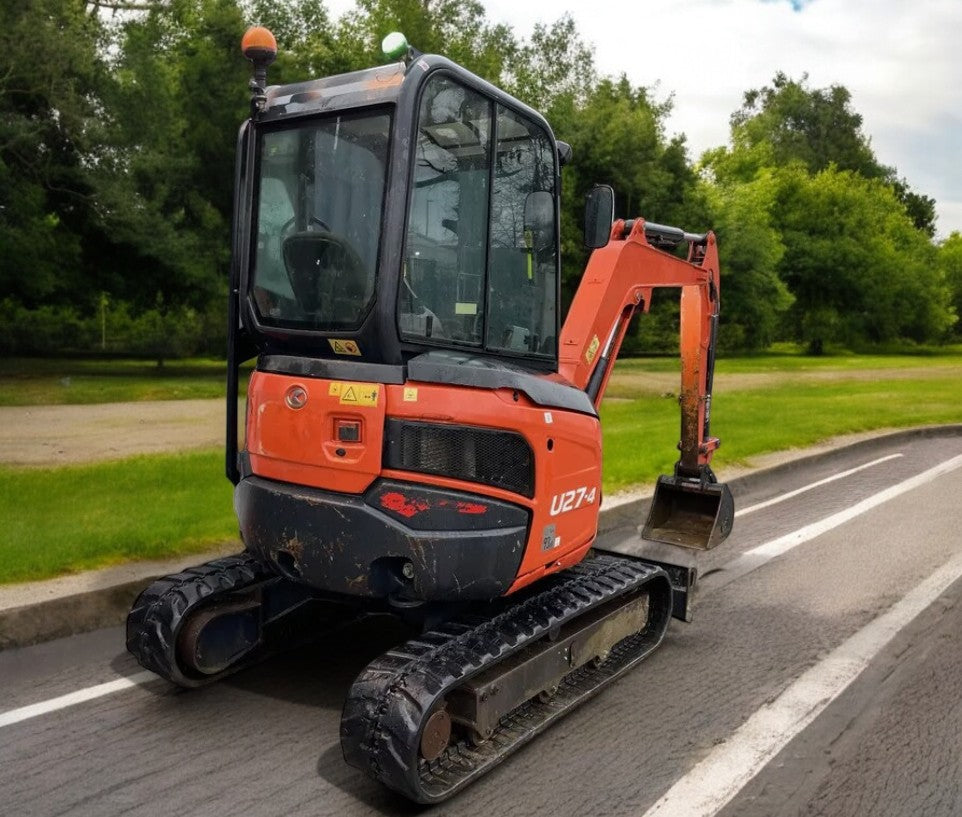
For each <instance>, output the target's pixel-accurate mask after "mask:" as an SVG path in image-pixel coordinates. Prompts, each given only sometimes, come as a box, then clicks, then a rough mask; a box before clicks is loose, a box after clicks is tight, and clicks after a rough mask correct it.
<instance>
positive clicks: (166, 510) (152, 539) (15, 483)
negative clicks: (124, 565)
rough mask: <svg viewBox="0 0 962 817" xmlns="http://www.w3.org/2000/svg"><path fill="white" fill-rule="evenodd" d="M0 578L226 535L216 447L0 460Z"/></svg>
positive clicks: (231, 531) (141, 555) (223, 482)
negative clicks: (57, 460)
mask: <svg viewBox="0 0 962 817" xmlns="http://www.w3.org/2000/svg"><path fill="white" fill-rule="evenodd" d="M0 519H2V520H3V525H2V526H0V582H18V581H27V580H30V579H39V578H46V577H48V576H55V575H57V574H59V573H65V572H72V571H75V570H83V569H85V568H92V567H103V566H106V565H110V564H116V563H118V562H124V561H130V560H132V559H153V558H164V557H169V556H179V555H182V554H187V553H196V552H199V551H203V550H205V549H209V548H210V547H211V546H212V545H215V544H217V543H220V542H225V541H227V540H229V539H232V538H236V536H237V524H236V522H235V520H234V513H233V509H232V507H231V485H230V483H229V482H228V481H227V479H226V478H225V476H224V454H223V452H222V451H221V450H217V451H203V452H191V453H189V454H186V453H185V454H176V455H168V456H149V457H133V458H131V459H127V460H120V461H116V462H108V463H101V464H98V465H83V466H67V467H63V468H44V469H35V468H0Z"/></svg>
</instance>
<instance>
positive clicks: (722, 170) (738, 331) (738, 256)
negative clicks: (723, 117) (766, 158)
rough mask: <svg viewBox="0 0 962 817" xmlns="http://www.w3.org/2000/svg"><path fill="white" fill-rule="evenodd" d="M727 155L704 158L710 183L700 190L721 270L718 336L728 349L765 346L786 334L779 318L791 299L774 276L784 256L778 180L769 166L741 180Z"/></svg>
mask: <svg viewBox="0 0 962 817" xmlns="http://www.w3.org/2000/svg"><path fill="white" fill-rule="evenodd" d="M731 158H732V156H731V154H727V153H726V152H725V151H716V152H715V153H714V155H713V156H712V155H709V156H707V157H706V160H705V161H706V164H705V169H706V175H709V176H710V177H711V179H712V181H711V183H705V185H704V189H705V195H706V196H707V198H708V201H709V203H710V206H711V213H712V216H711V223H712V226H713V229H714V230H715V232H716V234H717V236H718V251H719V261H720V263H721V269H722V305H723V309H722V312H721V321H722V326H723V327H724V329H723V331H722V333H721V335H720V337H721V342H722V344H723V348H726V349H743V350H754V349H764V348H765V347H767V346H769V345H770V344H771V343H772V342H773V341H775V340H777V339H778V338H779V337H780V336H782V337H783V336H785V334H786V333H785V329H784V326H783V319H784V315H785V312H786V310H787V309H788V307H789V306H791V304H792V302H793V300H794V298H793V296H792V295H791V293H790V292H789V290H788V287H787V286H786V285H785V283H784V282H783V281H782V279H781V278H780V277H779V274H778V269H779V264H780V262H781V261H782V259H783V257H784V255H785V245H784V244H783V243H782V238H781V234H780V233H779V231H778V230H777V229H776V228H775V226H774V216H773V212H774V208H775V203H776V200H777V196H778V187H779V181H778V178H777V173H776V172H775V171H774V170H773V169H771V168H768V167H765V168H760V169H759V170H758V171H757V173H756V174H755V175H754V176H753V177H752V178H751V179H749V180H747V181H744V180H741V179H739V177H738V173H739V171H740V170H741V169H740V168H738V167H729V166H728V165H727V163H728V162H730V161H731Z"/></svg>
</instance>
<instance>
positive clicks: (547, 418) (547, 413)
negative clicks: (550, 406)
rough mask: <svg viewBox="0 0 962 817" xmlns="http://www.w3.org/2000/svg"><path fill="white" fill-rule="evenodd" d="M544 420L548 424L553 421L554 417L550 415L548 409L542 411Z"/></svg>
mask: <svg viewBox="0 0 962 817" xmlns="http://www.w3.org/2000/svg"><path fill="white" fill-rule="evenodd" d="M544 421H545V422H546V423H547V424H548V425H551V424H552V423H553V422H554V419H553V418H552V417H551V412H550V411H546V412H545V413H544Z"/></svg>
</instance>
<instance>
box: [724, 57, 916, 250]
mask: <svg viewBox="0 0 962 817" xmlns="http://www.w3.org/2000/svg"><path fill="white" fill-rule="evenodd" d="M851 102H852V95H851V94H850V93H849V91H848V89H847V88H845V87H844V86H842V85H831V86H829V87H828V88H814V89H813V88H809V87H808V75H807V74H803V75H802V78H801V80H794V79H790V78H789V77H787V76H786V75H785V74H784V73H782V72H781V71H779V72H778V73H777V74H775V77H774V79H773V80H772V84H771V86H765V87H763V88H758V89H752V90H749V91H746V92H745V95H744V98H743V103H742V107H741V108H739V110H737V111H735V113H733V114H732V117H731V129H732V142H733V145H734V146H736V147H746V148H751V147H755V146H758V145H761V144H767V145H770V146H771V150H772V158H773V160H774V161H775V163H776V164H778V165H786V164H789V163H791V162H794V161H797V162H801V163H802V164H803V165H804V166H805V167H806V168H807V169H808V170H809V171H810V172H811V173H818V172H819V171H821V170H826V169H827V168H828V167H829V166H830V165H835V166H836V167H837V168H838V169H839V170H850V171H852V172H854V173H858V174H859V175H861V176H864V177H865V178H867V179H881V180H883V181H885V182H886V183H887V184H888V185H889V186H890V187H892V189H893V190H894V191H895V194H896V196H897V197H898V199H899V201H901V202H902V205H903V206H904V207H905V209H906V211H907V212H908V213H909V215H910V216H911V218H912V220H913V222H914V223H915V226H916V227H917V228H918V229H920V230H922V231H923V232H925V233H926V234H927V235H928V236H929V237H930V238H931V237H932V236H934V235H935V202H934V200H933V199H931V198H929V197H928V196H924V195H922V194H919V193H916V192H914V191H913V190H912V189H911V188H910V187H909V185H908V182H907V181H906V180H905V179H902V178H899V176H898V172H897V171H896V170H895V168H892V167H887V166H886V165H883V164H881V163H880V162H879V161H878V159H877V158H876V156H875V153H874V151H873V150H872V146H871V142H870V140H869V139H868V137H867V136H865V134H864V133H863V132H862V116H861V114H859V113H858V112H857V111H855V110H854V108H853V107H852V104H851Z"/></svg>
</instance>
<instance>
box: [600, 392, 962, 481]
mask: <svg viewBox="0 0 962 817" xmlns="http://www.w3.org/2000/svg"><path fill="white" fill-rule="evenodd" d="M601 417H602V427H603V428H604V450H605V463H604V484H605V491H615V490H618V489H620V488H626V487H628V486H630V485H632V484H635V483H639V482H640V483H650V482H653V481H654V479H655V477H656V476H657V475H658V474H659V473H670V470H671V467H672V466H673V465H674V463H675V460H676V459H677V458H678V452H677V450H676V448H675V445H676V443H677V442H678V435H679V420H678V402H677V400H676V399H674V398H673V397H657V396H646V397H641V398H638V399H635V400H616V401H608V402H606V403H605V404H604V405H603V406H602V411H601ZM960 422H962V377H958V376H956V377H951V378H923V379H878V380H833V381H828V382H824V383H819V382H815V383H803V384H800V385H784V384H783V385H770V386H767V387H764V388H756V389H745V390H737V391H730V392H729V391H724V390H720V391H716V395H715V398H714V400H713V402H712V428H711V430H712V434H713V435H714V436H717V437H719V438H721V440H722V446H721V448H720V449H719V450H718V452H717V454H716V455H715V460H714V466H715V470H716V472H717V473H718V474H719V476H720V478H722V479H724V475H725V474H724V472H725V466H726V464H737V465H744V464H747V463H749V462H750V460H751V458H752V457H754V456H757V455H759V454H766V453H769V452H772V451H780V450H785V449H790V448H803V447H805V446H808V445H813V444H815V443H817V442H819V441H821V440H825V439H827V438H829V437H834V436H837V435H840V434H850V433H854V432H860V431H872V430H874V429H881V428H906V427H910V426H920V425H929V424H937V423H960Z"/></svg>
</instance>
